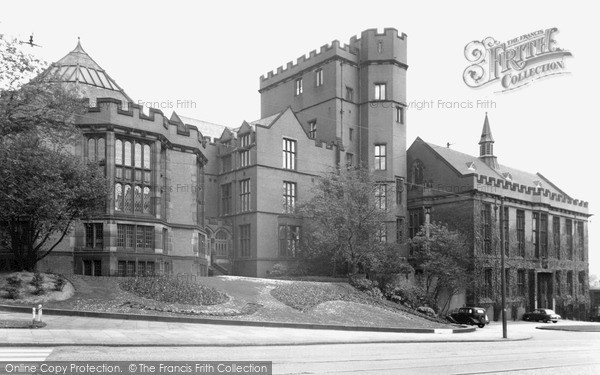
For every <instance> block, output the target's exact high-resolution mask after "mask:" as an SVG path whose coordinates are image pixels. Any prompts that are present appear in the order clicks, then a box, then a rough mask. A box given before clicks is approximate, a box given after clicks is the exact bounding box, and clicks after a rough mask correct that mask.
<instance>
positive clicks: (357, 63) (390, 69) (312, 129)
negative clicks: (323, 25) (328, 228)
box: [259, 28, 408, 242]
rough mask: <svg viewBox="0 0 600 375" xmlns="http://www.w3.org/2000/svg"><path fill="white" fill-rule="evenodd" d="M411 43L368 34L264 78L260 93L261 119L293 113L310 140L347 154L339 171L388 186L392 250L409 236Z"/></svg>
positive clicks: (394, 34) (390, 33)
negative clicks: (355, 171) (368, 174)
mask: <svg viewBox="0 0 600 375" xmlns="http://www.w3.org/2000/svg"><path fill="white" fill-rule="evenodd" d="M406 43H407V37H406V35H405V34H400V35H399V34H398V31H397V30H396V29H392V28H386V29H385V30H384V31H383V33H378V32H377V30H376V29H369V30H365V31H363V32H362V33H361V35H360V38H358V37H356V36H354V37H352V38H351V39H350V42H349V44H344V45H343V46H342V45H340V43H339V41H337V40H334V41H333V42H332V43H331V44H330V45H324V46H322V47H321V48H320V49H319V50H318V51H317V50H314V51H312V52H310V54H308V56H301V57H300V58H298V59H297V60H296V61H295V62H289V63H287V65H286V66H282V67H279V68H278V69H277V70H276V71H275V72H269V73H268V74H267V75H265V76H262V77H260V89H259V92H260V94H261V117H263V118H264V117H267V116H270V115H273V114H276V113H279V112H281V111H282V110H284V109H286V108H287V107H290V108H291V109H292V110H293V111H294V113H295V114H296V116H297V117H298V120H299V121H300V123H301V124H302V126H303V127H304V129H305V131H306V132H307V134H308V135H309V138H313V139H315V140H316V141H323V142H325V143H327V144H336V145H338V146H339V147H338V150H342V151H344V152H343V153H341V152H340V153H339V155H338V162H339V163H340V165H344V164H346V165H362V166H365V167H368V168H369V170H371V171H375V173H376V174H377V175H378V177H379V180H380V181H381V183H382V184H385V185H386V194H387V208H388V210H389V211H390V217H389V221H390V222H389V223H388V224H389V225H388V226H387V227H388V236H387V237H388V241H390V242H392V241H395V240H397V239H399V238H398V236H402V233H403V230H402V227H403V225H404V217H405V210H406V197H405V194H403V193H402V190H403V186H404V180H405V176H406V112H405V109H406V102H407V100H406V71H407V69H408V65H407V57H406V54H407V53H406ZM338 152H339V151H338ZM392 228H395V233H396V235H394V231H392Z"/></svg>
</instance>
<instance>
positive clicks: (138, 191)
mask: <svg viewBox="0 0 600 375" xmlns="http://www.w3.org/2000/svg"><path fill="white" fill-rule="evenodd" d="M133 190H134V192H135V204H134V209H135V212H142V188H141V187H139V186H137V185H136V186H135V188H134V189H133Z"/></svg>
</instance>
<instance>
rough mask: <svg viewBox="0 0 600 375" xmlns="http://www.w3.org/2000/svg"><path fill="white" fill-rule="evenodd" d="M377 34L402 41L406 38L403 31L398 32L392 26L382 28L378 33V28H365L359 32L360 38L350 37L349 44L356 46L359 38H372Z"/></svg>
mask: <svg viewBox="0 0 600 375" xmlns="http://www.w3.org/2000/svg"><path fill="white" fill-rule="evenodd" d="M378 36H379V37H380V36H383V37H387V38H398V39H401V40H403V41H405V40H406V34H405V33H401V34H398V30H396V29H394V28H393V27H386V28H385V29H383V32H382V33H379V32H378V29H367V30H365V31H363V32H362V33H361V34H360V38H358V37H357V36H356V35H355V36H353V37H352V38H350V45H352V46H354V47H357V48H358V45H359V43H360V40H361V39H365V38H366V39H373V38H375V37H378Z"/></svg>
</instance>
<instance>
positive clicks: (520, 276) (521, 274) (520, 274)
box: [517, 270, 525, 296]
mask: <svg viewBox="0 0 600 375" xmlns="http://www.w3.org/2000/svg"><path fill="white" fill-rule="evenodd" d="M517 294H518V295H519V296H524V295H525V270H517Z"/></svg>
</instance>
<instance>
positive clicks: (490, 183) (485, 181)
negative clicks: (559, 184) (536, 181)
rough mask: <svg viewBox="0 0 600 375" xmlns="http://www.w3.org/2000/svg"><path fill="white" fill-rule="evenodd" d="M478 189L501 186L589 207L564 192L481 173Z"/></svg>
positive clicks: (512, 190)
mask: <svg viewBox="0 0 600 375" xmlns="http://www.w3.org/2000/svg"><path fill="white" fill-rule="evenodd" d="M476 181H477V185H478V190H486V188H485V187H486V186H487V187H492V188H500V189H505V190H507V191H509V192H516V193H521V194H527V195H531V196H532V198H533V197H538V198H542V197H544V198H546V199H547V200H550V201H554V202H557V203H563V204H566V205H572V206H576V207H581V208H585V209H587V208H588V202H585V201H582V200H579V199H573V198H570V197H568V196H566V195H563V194H557V193H555V192H552V191H550V190H549V189H544V188H541V187H534V186H527V185H523V184H517V183H514V182H512V181H507V180H505V179H501V178H496V177H489V176H485V175H479V176H477V178H476Z"/></svg>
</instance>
